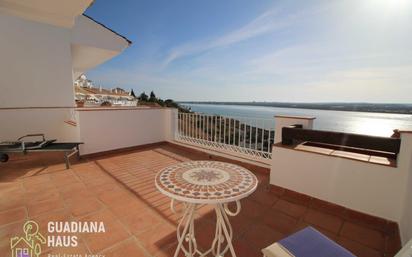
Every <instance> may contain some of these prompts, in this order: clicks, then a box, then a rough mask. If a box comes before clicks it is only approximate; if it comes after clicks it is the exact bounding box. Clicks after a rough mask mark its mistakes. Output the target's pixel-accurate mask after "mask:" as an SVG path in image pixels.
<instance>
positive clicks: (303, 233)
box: [262, 227, 355, 257]
mask: <svg viewBox="0 0 412 257" xmlns="http://www.w3.org/2000/svg"><path fill="white" fill-rule="evenodd" d="M262 253H263V256H264V257H355V255H353V254H352V253H350V252H349V251H348V250H346V249H345V248H343V247H342V246H340V245H338V244H337V243H335V242H334V241H332V240H331V239H329V238H328V237H326V236H325V235H323V234H322V233H320V232H319V231H317V230H316V229H314V228H312V227H306V228H305V229H302V230H300V231H298V232H296V233H294V234H292V235H290V236H288V237H286V238H284V239H282V240H280V241H279V242H276V243H274V244H272V245H270V246H268V247H266V248H264V249H262Z"/></svg>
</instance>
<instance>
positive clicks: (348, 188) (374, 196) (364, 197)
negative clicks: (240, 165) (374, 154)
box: [270, 146, 406, 221]
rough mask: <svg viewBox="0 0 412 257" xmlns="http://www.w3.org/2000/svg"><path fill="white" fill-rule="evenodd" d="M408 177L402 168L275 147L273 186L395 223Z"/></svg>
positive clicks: (272, 173)
mask: <svg viewBox="0 0 412 257" xmlns="http://www.w3.org/2000/svg"><path fill="white" fill-rule="evenodd" d="M405 177H406V171H402V170H401V169H400V168H392V167H387V166H382V165H377V164H370V163H366V162H361V161H356V160H349V159H344V158H339V157H334V156H327V155H321V154H316V153H310V152H303V151H298V150H293V149H287V148H283V147H278V146H275V147H273V154H272V168H271V173H270V183H271V184H274V185H278V186H281V187H285V188H288V189H291V190H294V191H297V192H300V193H303V194H307V195H310V196H313V197H316V198H319V199H322V200H325V201H328V202H332V203H335V204H338V205H342V206H345V207H347V208H350V209H354V210H357V211H361V212H365V213H368V214H371V215H374V216H378V217H382V218H386V219H389V220H393V221H399V217H400V215H401V212H402V204H403V203H401V199H402V198H401V196H402V195H403V194H404V188H405V187H404V184H405Z"/></svg>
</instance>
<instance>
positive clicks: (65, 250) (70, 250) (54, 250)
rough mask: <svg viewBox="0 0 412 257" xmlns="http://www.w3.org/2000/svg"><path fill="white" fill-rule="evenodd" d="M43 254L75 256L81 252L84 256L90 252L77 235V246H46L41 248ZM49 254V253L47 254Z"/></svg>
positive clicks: (62, 256)
mask: <svg viewBox="0 0 412 257" xmlns="http://www.w3.org/2000/svg"><path fill="white" fill-rule="evenodd" d="M42 253H44V255H45V256H50V257H51V256H52V255H53V256H56V257H58V256H61V257H64V256H76V255H77V254H79V255H80V254H81V255H82V256H85V255H86V254H90V252H89V250H88V249H87V247H86V245H85V243H84V242H83V241H82V239H81V238H80V237H79V236H78V238H77V246H74V247H48V248H47V247H46V248H45V249H43V250H42ZM49 254H50V255H49Z"/></svg>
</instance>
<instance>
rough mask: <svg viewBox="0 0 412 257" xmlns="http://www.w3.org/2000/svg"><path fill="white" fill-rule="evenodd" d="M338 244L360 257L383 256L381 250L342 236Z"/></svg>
mask: <svg viewBox="0 0 412 257" xmlns="http://www.w3.org/2000/svg"><path fill="white" fill-rule="evenodd" d="M338 244H340V245H341V246H343V247H344V248H346V249H347V250H349V251H350V252H352V253H353V254H354V255H356V256H359V257H383V254H382V253H381V252H378V251H376V250H374V249H372V248H369V247H367V246H364V245H362V244H359V243H357V242H355V241H351V240H349V239H346V238H340V239H339V240H338Z"/></svg>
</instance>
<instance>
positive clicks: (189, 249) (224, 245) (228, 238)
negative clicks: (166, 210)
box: [171, 201, 241, 257]
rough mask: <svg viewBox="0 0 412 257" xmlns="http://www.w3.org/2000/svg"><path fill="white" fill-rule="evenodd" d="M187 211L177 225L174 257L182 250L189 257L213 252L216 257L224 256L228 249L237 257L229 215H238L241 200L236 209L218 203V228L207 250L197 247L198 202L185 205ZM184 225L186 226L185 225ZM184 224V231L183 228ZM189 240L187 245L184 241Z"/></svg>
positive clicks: (201, 256) (216, 209)
mask: <svg viewBox="0 0 412 257" xmlns="http://www.w3.org/2000/svg"><path fill="white" fill-rule="evenodd" d="M185 206H186V208H185V211H184V213H183V216H182V218H181V220H180V222H179V224H178V226H177V239H178V246H177V248H176V251H175V254H174V257H177V256H178V255H179V253H180V251H182V252H183V253H184V254H185V256H187V257H194V256H195V255H196V256H197V255H198V256H199V257H203V256H207V255H208V254H209V253H212V254H213V256H215V257H223V256H224V255H225V253H226V252H227V251H230V253H231V254H232V257H236V253H235V250H234V247H233V244H232V238H233V230H232V226H231V225H230V221H229V217H228V216H236V215H237V214H239V212H240V208H241V207H240V202H239V201H236V211H234V212H232V211H230V210H229V208H228V206H227V204H216V205H215V206H214V208H215V212H216V229H215V238H214V240H213V242H212V246H211V248H210V249H209V250H207V251H206V252H203V253H202V252H200V251H199V250H198V249H197V243H196V239H195V229H194V218H195V212H196V207H197V205H196V204H187V205H185ZM171 209H172V211H175V209H174V203H173V202H172V203H171ZM183 225H184V226H183ZM182 226H183V231H182V232H181V228H182ZM185 242H187V246H185V245H184V243H185Z"/></svg>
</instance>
